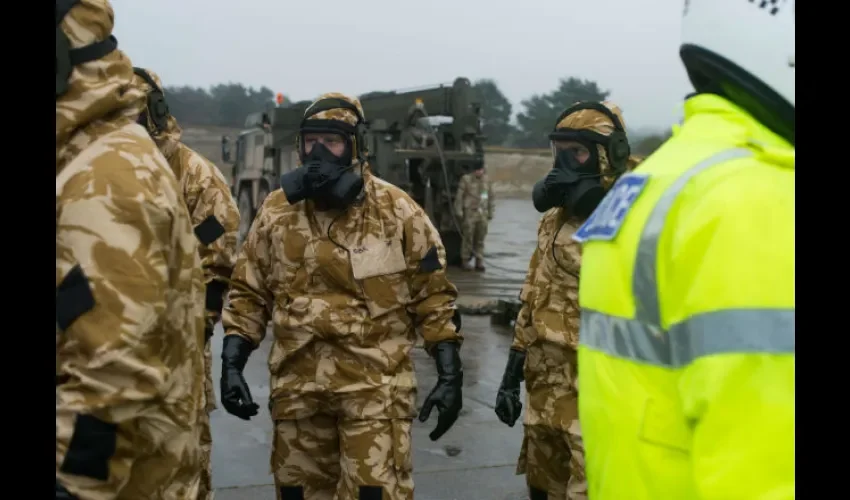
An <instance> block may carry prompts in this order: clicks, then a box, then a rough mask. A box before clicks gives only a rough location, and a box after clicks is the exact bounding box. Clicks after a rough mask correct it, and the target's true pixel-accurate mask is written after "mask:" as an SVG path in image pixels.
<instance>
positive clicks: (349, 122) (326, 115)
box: [295, 92, 371, 173]
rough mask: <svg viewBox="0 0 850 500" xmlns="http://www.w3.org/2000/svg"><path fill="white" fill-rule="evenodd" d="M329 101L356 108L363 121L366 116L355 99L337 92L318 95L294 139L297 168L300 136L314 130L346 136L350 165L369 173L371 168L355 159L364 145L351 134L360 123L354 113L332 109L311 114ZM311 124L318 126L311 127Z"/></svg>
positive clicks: (299, 158)
mask: <svg viewBox="0 0 850 500" xmlns="http://www.w3.org/2000/svg"><path fill="white" fill-rule="evenodd" d="M329 99H338V100H340V101H345V102H348V103H349V104H352V105H353V106H355V107H356V108H357V111H358V112H359V113H360V116H361V117H362V118H363V120H366V114H365V113H364V111H363V105H362V104H360V100H359V99H357V98H356V97H350V96H347V95H345V94H341V93H339V92H328V93H326V94H322V95H320V96H319V97H318V98H316V100H315V101H313V103H312V104H310V106H308V107H307V109H306V110H305V111H304V122H305V125H304V129H302V130H301V131H299V134H298V137H297V138H296V139H295V141H296V144H295V146H296V148H297V150H298V152H299V155H298V166H301V154H300V152H301V135H302V134H303V133H304V131H305V130H310V129H315V130H325V131H328V132H335V133H339V134H343V135H347V137H348V139H349V141H351V151H352V155H351V157H352V160H351V164H352V165H353V166H355V167H356V166H361V167H362V169H357V170H358V171H361V170H362V172H364V173H365V172H370V171H371V167H370V166H369V163H368V162H363V164H362V165H360V161H359V160H358V159H357V156H358V154H359V153H360V151H361V148H365V144H358V142H357V137H356V135H355V134H354V132H353V131H354V129H355V128H356V127H357V125H358V122H359V121H360V120H359V119H358V118H357V115H356V114H355V113H354V111H352V110H350V109H344V108H333V109H326V110H323V111H319V112H313V110H314V109H315V107H316V104H318V103H320V102H321V101H325V100H329ZM311 122H312V123H314V124H318V125H317V126H312V124H311Z"/></svg>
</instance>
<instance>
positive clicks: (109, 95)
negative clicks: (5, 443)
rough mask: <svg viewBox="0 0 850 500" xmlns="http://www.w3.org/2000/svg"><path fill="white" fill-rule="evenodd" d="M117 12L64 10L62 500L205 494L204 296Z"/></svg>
mask: <svg viewBox="0 0 850 500" xmlns="http://www.w3.org/2000/svg"><path fill="white" fill-rule="evenodd" d="M113 24H114V15H113V11H112V7H111V6H110V4H109V3H108V2H107V1H106V0H76V1H74V0H67V1H57V2H56V498H57V499H60V498H61V499H67V500H97V499H106V498H121V499H131V498H132V499H150V500H186V499H193V498H195V497H196V496H197V494H198V482H199V480H200V468H201V466H200V449H199V445H198V427H197V419H198V416H199V413H200V409H201V400H202V397H203V394H202V389H203V386H202V384H203V356H202V345H203V342H204V340H203V333H202V332H203V310H202V307H203V306H202V304H203V283H202V276H201V268H200V265H199V262H198V249H197V240H196V239H195V236H194V235H193V234H192V225H191V222H190V219H189V214H188V213H187V210H186V207H185V205H184V203H183V200H182V199H181V196H180V186H179V184H178V182H177V180H176V179H175V177H174V174H173V173H172V171H171V169H170V168H169V166H168V163H167V162H166V160H165V158H164V157H163V155H162V154H161V153H160V152H159V150H157V147H156V145H155V144H154V142H153V141H152V140H151V138H150V136H149V135H148V134H147V133H146V132H145V130H144V129H143V128H142V127H139V126H138V125H136V124H135V123H134V120H135V119H136V117H137V116H138V115H139V112H140V111H141V110H142V108H143V107H144V103H145V95H144V93H143V92H141V91H140V90H139V89H137V88H134V87H133V85H132V80H133V65H132V63H131V62H130V60H129V59H128V58H127V56H125V55H124V54H123V53H122V52H121V51H119V50H116V47H117V42H116V41H115V39H114V38H112V37H111V36H110V34H111V32H112V28H113Z"/></svg>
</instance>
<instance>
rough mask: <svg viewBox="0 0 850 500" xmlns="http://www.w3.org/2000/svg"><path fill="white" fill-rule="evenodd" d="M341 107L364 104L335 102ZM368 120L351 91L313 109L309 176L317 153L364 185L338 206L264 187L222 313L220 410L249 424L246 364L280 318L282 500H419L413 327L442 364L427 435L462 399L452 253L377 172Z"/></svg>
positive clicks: (304, 134) (307, 126)
mask: <svg viewBox="0 0 850 500" xmlns="http://www.w3.org/2000/svg"><path fill="white" fill-rule="evenodd" d="M343 102H344V103H346V104H347V105H348V106H350V107H351V108H355V109H356V110H357V112H356V113H355V112H354V111H352V110H351V109H344V108H341V107H336V106H340V105H341V104H340V103H343ZM328 103H330V104H328ZM327 106H330V107H327ZM357 114H359V115H360V117H358V116H356V115H357ZM362 115H363V108H362V107H361V105H360V102H359V101H358V100H357V99H354V98H350V97H346V96H344V95H342V94H325V95H323V96H321V97H320V98H319V99H318V100H317V101H316V102H315V103H313V105H311V106H310V107H309V108H308V109H307V110H306V112H305V115H304V121H303V122H302V127H301V132H300V134H299V139H298V141H299V153H300V162H302V163H304V164H305V165H304V166H302V167H300V168H299V169H298V170H301V169H305V170H303V171H306V172H310V171H311V168H312V165H314V163H312V162H313V160H312V159H311V158H313V155H314V152H316V151H319V152H323V153H322V154H325V153H327V154H330V155H333V157H334V159H338V160H339V161H340V164H341V165H343V166H344V165H346V164H348V166H347V167H344V169H346V170H348V171H352V170H353V171H354V172H356V173H357V175H360V176H361V177H360V178H359V180H361V181H362V187H361V188H360V190H359V191H357V194H356V196H357V198H356V201H354V202H353V203H352V204H350V205H348V206H347V207H345V208H338V209H329V208H328V205H327V204H326V203H325V202H324V201H322V198H319V197H313V198H310V197H308V198H307V199H306V200H305V201H298V202H294V203H290V202H289V201H288V198H287V196H288V195H287V194H286V193H287V192H291V191H286V190H285V189H286V188H284V189H278V190H276V191H274V192H272V193H271V194H269V196H268V197H267V198H266V199H265V201H264V202H263V205H262V207H261V208H260V210H259V212H258V214H257V216H256V218H255V219H254V222H253V225H252V227H251V230H250V231H249V233H248V236H247V238H246V240H245V243H244V245H243V247H242V251H241V253H240V255H239V258H238V260H237V262H236V268H235V270H234V272H233V276H232V280H233V286H232V288H231V290H230V294H229V304H228V305H227V306H226V307H225V309H224V316H223V319H222V321H223V324H224V328H225V338H224V350H223V353H222V361H223V364H222V396H221V397H222V405H223V406H224V407H225V409H226V410H227V411H228V412H230V413H232V414H234V415H236V416H238V417H240V418H243V419H249V418H250V417H251V416H253V415H255V414H256V413H257V405H256V404H255V403H254V402H253V400H252V399H251V396H250V393H249V391H248V387H247V384H246V383H245V380H244V378H243V377H242V373H241V372H242V370H243V368H244V366H245V363H246V362H247V358H248V355H249V353H250V352H251V350H252V349H254V348H256V346H257V345H258V344H259V343H260V342H261V341H262V339H263V338H264V337H265V334H266V326H267V324H268V322H269V321H271V322H272V325H273V327H272V328H273V332H274V344H273V345H272V348H271V353H270V356H269V361H268V362H269V370H270V371H271V395H270V401H269V407H270V410H271V413H272V419H273V420H274V443H273V449H272V458H271V465H272V470H273V473H274V477H275V483H276V486H277V490H278V493H277V495H278V496H277V498H278V499H279V500H294V499H303V498H306V499H311V500H330V499H358V498H359V499H361V500H370V499H375V500H387V499H389V500H409V499H412V498H413V476H412V469H413V464H412V460H411V448H410V434H411V420H412V419H413V417H414V416H415V415H416V408H415V403H416V393H417V384H416V377H415V375H414V371H413V360H412V359H411V356H410V352H411V349H413V347H414V344H415V340H416V333H415V332H416V330H418V331H419V333H420V334H421V335H422V336H423V337H424V341H425V349H426V350H427V351H428V353H429V354H430V355H431V356H433V358H434V359H435V361H436V363H437V372H438V382H437V386H436V387H435V388H434V389H433V390H432V391H431V393H430V394H429V395H428V397H427V398H426V399H425V402H424V404H423V407H422V411H421V412H420V414H419V419H420V420H421V421H423V422H424V421H425V420H427V418H428V416H429V414H430V413H431V410H432V408H433V407H434V406H436V407H437V409H438V411H439V412H440V416H439V420H438V424H437V428H436V429H435V431H434V432H432V433H431V439H433V440H436V439H438V438H439V437H440V436H441V435H442V434H443V433H444V432H445V431H446V430H448V428H449V427H450V426H451V425H452V424H453V423H454V421H455V420H456V419H457V416H458V412H459V411H460V407H461V383H462V379H463V373H462V369H461V366H460V358H459V349H460V344H461V342H462V337H461V335H460V333H459V327H460V322H459V315H458V313H457V309H456V306H455V299H456V297H457V289H456V288H455V287H454V285H452V283H451V282H449V280H448V279H447V277H446V256H445V249H444V247H443V244H442V242H441V240H440V236H439V234H438V232H437V230H436V228H434V226H433V225H432V224H431V222H430V220H429V219H428V216H427V215H426V214H425V213H424V211H423V210H422V208H421V207H420V206H419V205H417V204H416V203H415V202H414V201H413V200H412V199H411V198H410V197H409V196H408V195H407V194H406V193H405V192H404V191H402V190H400V189H399V188H397V187H396V186H393V185H391V184H389V183H387V182H385V181H383V180H381V179H379V178H377V177H375V176H374V175H373V174H372V173H371V172H370V169H369V165H368V163H366V162H365V152H363V151H361V150H360V149H359V148H360V147H362V145H361V144H360V141H358V140H357V137H360V136H359V135H358V133H357V132H356V131H357V126H358V123H362ZM317 154H318V153H317ZM293 175H294V174H293ZM305 182H306V181H305ZM281 184H282V185H283V186H286V184H285V183H284V181H283V179H282V181H281ZM293 199H294V198H293Z"/></svg>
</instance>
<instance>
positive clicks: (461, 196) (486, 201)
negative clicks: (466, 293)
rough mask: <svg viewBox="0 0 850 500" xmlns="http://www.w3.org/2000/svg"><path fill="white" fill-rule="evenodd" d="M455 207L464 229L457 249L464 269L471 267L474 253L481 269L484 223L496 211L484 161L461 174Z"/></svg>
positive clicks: (485, 235)
mask: <svg viewBox="0 0 850 500" xmlns="http://www.w3.org/2000/svg"><path fill="white" fill-rule="evenodd" d="M454 210H455V215H456V216H457V218H458V220H459V221H460V223H461V229H462V231H463V245H462V246H461V251H460V256H461V262H463V264H462V265H463V269H464V270H465V271H471V270H472V265H471V264H470V262H469V261H470V259H471V258H472V255H473V254H474V255H475V270H476V271H484V238H486V237H487V226H488V224H489V223H490V221H491V220H493V215H494V214H495V212H496V202H495V200H494V199H493V183H492V182H490V178H489V177H488V176H487V174H486V173H484V165H479V166H478V168H477V169H475V170H474V171H473V172H472V173H469V174H466V175H464V176H463V177H461V178H460V182H459V183H458V186H457V194H455V202H454Z"/></svg>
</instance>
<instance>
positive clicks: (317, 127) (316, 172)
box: [280, 98, 366, 210]
mask: <svg viewBox="0 0 850 500" xmlns="http://www.w3.org/2000/svg"><path fill="white" fill-rule="evenodd" d="M331 109H347V110H349V111H352V112H353V113H354V114H355V115H356V116H357V125H356V126H351V125H348V124H346V123H344V122H341V121H338V120H316V119H309V118H304V119H303V120H302V121H301V126H300V129H299V137H298V142H299V144H298V147H299V154H300V155H301V164H302V166H301V168H296V169H294V170H291V171H289V172H287V173H285V174H283V175H282V176H281V177H280V187H281V189H283V193H284V194H285V195H286V199H287V201H288V202H289V203H291V204H295V203H299V202H301V201H303V200H305V199H311V200H313V201H315V202H316V204H317V205H319V206H321V207H322V208H326V209H336V210H345V209H346V208H348V207H349V206H350V205H351V204H352V203H354V201H355V200H356V199H357V197H358V196H359V195H360V193H361V192H362V191H363V177H362V176H360V175H357V173H355V172H353V171H352V170H353V168H354V167H353V165H352V163H353V162H354V160H355V159H357V160H359V162H360V165H363V164H364V163H365V161H366V153H365V151H364V148H363V144H364V142H363V136H364V134H363V128H364V127H365V125H366V123H365V120H364V119H363V115H361V114H360V110H358V109H357V107H356V106H355V105H353V104H351V103H350V102H348V101H345V100H343V99H335V98H328V99H322V100H320V101H318V102H316V103H314V104H313V105H312V106H311V107H309V108H308V109H307V111H305V113H304V116H305V117H309V116H313V115H315V114H317V113H319V112H321V111H328V110H331ZM308 133H332V134H339V135H342V136H343V137H346V138H351V137H353V138H354V143H353V144H352V142H351V140H350V139H349V140H347V141H346V146H345V152H344V153H343V154H342V156H340V157H337V156H335V155H334V154H333V153H331V152H330V151H329V150H328V148H327V147H325V145H324V144H322V143H320V142H316V143H314V144H313V147H312V149H311V150H310V152H309V153H307V152H306V150H305V144H304V136H305V134H308ZM355 154H356V158H355Z"/></svg>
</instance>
